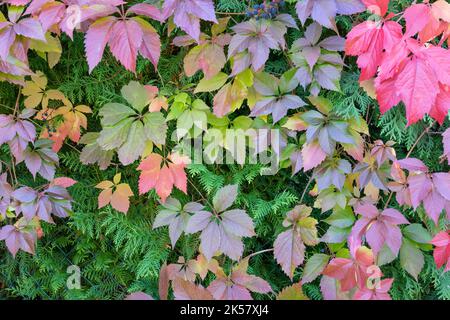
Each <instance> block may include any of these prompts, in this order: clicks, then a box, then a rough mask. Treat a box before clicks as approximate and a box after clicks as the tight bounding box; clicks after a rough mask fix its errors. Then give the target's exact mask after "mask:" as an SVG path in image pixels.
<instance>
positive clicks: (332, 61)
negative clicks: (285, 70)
mask: <svg viewBox="0 0 450 320" xmlns="http://www.w3.org/2000/svg"><path fill="white" fill-rule="evenodd" d="M321 34H322V27H321V26H320V25H319V24H317V23H312V24H310V25H309V26H308V28H307V29H306V31H305V37H304V38H300V39H298V40H296V41H295V42H294V43H293V44H292V47H291V49H290V55H289V57H290V58H291V60H292V62H293V63H294V65H295V66H296V67H297V68H298V69H297V72H296V74H295V77H296V78H297V80H298V81H299V84H300V85H301V86H302V87H303V88H305V89H306V87H307V86H308V85H310V84H311V86H310V92H311V94H312V95H313V96H317V95H318V94H319V92H320V88H325V89H327V90H334V91H340V84H339V80H340V78H341V71H342V68H343V65H344V62H343V60H342V58H341V56H340V55H339V54H338V53H337V52H336V51H343V50H344V43H345V39H344V38H341V37H338V36H332V37H329V38H326V39H324V40H323V41H321V42H319V39H320V36H321Z"/></svg>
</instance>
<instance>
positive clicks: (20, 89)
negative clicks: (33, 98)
mask: <svg viewBox="0 0 450 320" xmlns="http://www.w3.org/2000/svg"><path fill="white" fill-rule="evenodd" d="M21 95H22V87H20V88H19V93H18V94H17V98H16V104H15V105H14V114H13V116H14V117H15V116H16V115H17V112H18V111H19V101H20V96H21Z"/></svg>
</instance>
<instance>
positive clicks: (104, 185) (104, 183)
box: [95, 180, 114, 190]
mask: <svg viewBox="0 0 450 320" xmlns="http://www.w3.org/2000/svg"><path fill="white" fill-rule="evenodd" d="M112 186H114V183H112V182H111V181H107V180H105V181H102V182H100V183H99V184H98V185H96V186H95V187H96V188H97V189H103V190H106V189H109V188H112Z"/></svg>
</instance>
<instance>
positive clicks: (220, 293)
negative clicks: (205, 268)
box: [208, 257, 272, 300]
mask: <svg viewBox="0 0 450 320" xmlns="http://www.w3.org/2000/svg"><path fill="white" fill-rule="evenodd" d="M248 267H249V258H248V257H247V258H245V259H242V260H241V261H240V262H239V263H238V264H237V265H235V266H234V267H233V269H232V270H231V274H230V275H229V276H227V275H226V274H225V273H224V271H223V270H222V268H218V269H217V271H216V272H215V274H216V279H215V280H214V281H213V282H211V284H210V285H209V286H208V291H209V292H211V294H212V295H213V297H214V299H216V300H253V298H252V296H251V294H250V292H256V293H261V294H264V293H270V292H272V288H271V286H270V284H269V283H268V282H267V281H265V280H263V279H261V278H260V277H257V276H254V275H251V274H248V271H247V269H248Z"/></svg>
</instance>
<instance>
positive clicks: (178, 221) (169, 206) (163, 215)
mask: <svg viewBox="0 0 450 320" xmlns="http://www.w3.org/2000/svg"><path fill="white" fill-rule="evenodd" d="M202 210H203V205H201V204H199V203H196V202H189V203H187V204H186V205H184V206H181V203H180V202H179V201H178V200H177V199H175V198H168V199H167V201H166V202H165V203H163V204H162V205H161V210H160V211H159V212H158V215H157V216H156V218H155V221H154V223H153V229H155V228H159V227H162V226H169V236H170V241H171V243H172V248H175V245H176V243H177V241H178V239H179V238H180V236H181V234H182V233H183V232H184V231H185V230H186V227H187V224H188V221H189V219H190V217H191V215H190V214H196V213H199V212H201V211H202Z"/></svg>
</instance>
